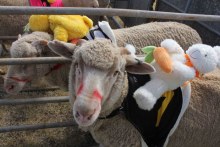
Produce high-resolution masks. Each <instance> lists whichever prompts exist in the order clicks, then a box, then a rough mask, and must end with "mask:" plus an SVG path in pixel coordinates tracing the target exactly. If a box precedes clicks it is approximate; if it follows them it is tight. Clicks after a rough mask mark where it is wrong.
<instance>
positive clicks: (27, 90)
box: [0, 86, 60, 94]
mask: <svg viewBox="0 0 220 147" xmlns="http://www.w3.org/2000/svg"><path fill="white" fill-rule="evenodd" d="M58 89H60V87H58V86H54V87H46V88H38V87H37V88H36V87H35V88H34V87H32V88H28V89H24V90H22V91H21V92H20V93H23V92H38V91H41V92H43V91H54V90H58ZM0 94H7V93H6V92H5V91H2V90H0Z"/></svg>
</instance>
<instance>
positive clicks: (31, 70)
mask: <svg viewBox="0 0 220 147" xmlns="http://www.w3.org/2000/svg"><path fill="white" fill-rule="evenodd" d="M52 39H53V36H52V35H50V34H48V33H45V32H33V33H31V34H27V35H23V36H20V37H19V39H18V40H16V41H15V42H13V43H12V46H11V48H10V55H11V57H12V58H25V57H37V56H40V57H45V56H46V57H49V56H57V55H56V54H54V53H53V52H52V51H51V50H50V49H49V48H48V47H47V41H50V40H52ZM68 68H69V64H45V65H44V64H39V65H36V64H32V65H10V66H9V67H8V71H7V73H6V75H5V78H4V89H5V90H6V92H7V93H10V94H17V93H18V92H19V91H21V90H22V89H23V88H24V86H25V85H26V84H27V83H28V82H31V81H33V80H34V79H39V78H42V77H45V78H46V81H48V82H49V84H51V85H59V86H60V87H61V88H62V89H64V90H65V89H67V85H68V84H67V83H68V78H67V75H68V72H69V70H68ZM58 69H59V70H58ZM60 71H62V72H60Z"/></svg>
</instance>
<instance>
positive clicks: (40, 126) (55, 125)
mask: <svg viewBox="0 0 220 147" xmlns="http://www.w3.org/2000/svg"><path fill="white" fill-rule="evenodd" d="M73 126H77V124H76V123H75V122H74V121H73V122H56V123H47V124H37V125H20V126H7V127H1V128H0V133H5V132H14V131H29V130H39V129H48V128H61V127H73Z"/></svg>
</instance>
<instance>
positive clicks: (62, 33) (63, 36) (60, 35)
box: [53, 26, 68, 42]
mask: <svg viewBox="0 0 220 147" xmlns="http://www.w3.org/2000/svg"><path fill="white" fill-rule="evenodd" d="M53 32H54V39H57V40H60V41H64V42H67V41H68V32H67V30H66V29H64V28H63V27H60V26H56V27H55V29H54V30H53Z"/></svg>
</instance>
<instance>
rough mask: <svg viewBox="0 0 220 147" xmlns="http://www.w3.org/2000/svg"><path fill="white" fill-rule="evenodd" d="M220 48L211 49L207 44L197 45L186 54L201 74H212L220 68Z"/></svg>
mask: <svg viewBox="0 0 220 147" xmlns="http://www.w3.org/2000/svg"><path fill="white" fill-rule="evenodd" d="M219 52H220V48H219V47H215V48H213V47H211V46H209V45H205V44H195V45H192V46H191V47H189V49H188V50H187V51H186V54H188V55H189V58H190V61H191V62H192V64H193V66H194V67H195V68H196V70H198V71H199V72H200V73H202V74H205V73H208V72H211V71H213V70H215V69H216V67H217V66H219V63H220V60H219V55H220V54H219Z"/></svg>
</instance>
